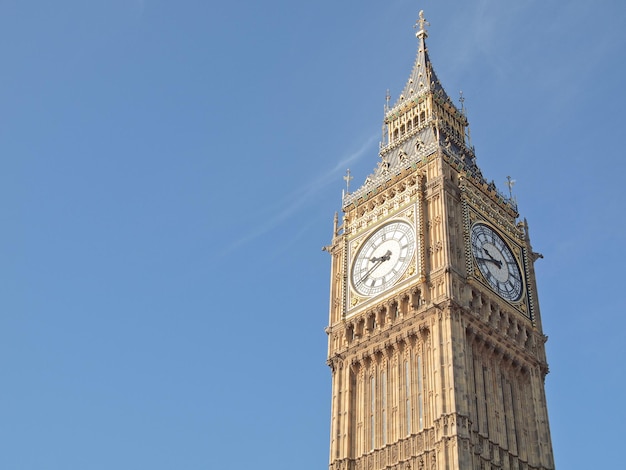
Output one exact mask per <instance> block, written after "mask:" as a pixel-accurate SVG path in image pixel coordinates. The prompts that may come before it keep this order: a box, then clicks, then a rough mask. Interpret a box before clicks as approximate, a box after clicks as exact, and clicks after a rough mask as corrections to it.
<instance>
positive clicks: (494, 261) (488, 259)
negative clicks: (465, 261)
mask: <svg viewBox="0 0 626 470" xmlns="http://www.w3.org/2000/svg"><path fill="white" fill-rule="evenodd" d="M476 260H477V261H486V262H489V263H493V264H495V265H496V266H497V267H498V268H502V261H498V260H497V259H493V258H479V257H476Z"/></svg>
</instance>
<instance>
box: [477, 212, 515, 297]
mask: <svg viewBox="0 0 626 470" xmlns="http://www.w3.org/2000/svg"><path fill="white" fill-rule="evenodd" d="M471 243H472V253H473V254H474V259H475V260H476V264H477V265H478V269H479V270H480V272H481V273H482V275H483V276H484V278H485V280H486V281H487V283H488V284H489V286H491V288H492V289H493V290H494V291H495V292H496V293H497V294H498V295H499V296H500V297H502V298H503V299H506V300H508V301H511V302H515V301H517V300H519V299H520V298H521V296H522V273H521V271H520V269H519V265H518V264H517V261H516V259H515V256H513V252H512V251H511V249H510V248H509V246H508V245H507V244H506V242H505V241H504V240H503V239H502V237H500V235H498V234H497V233H496V232H495V230H493V229H492V228H491V227H489V226H487V225H485V224H475V225H474V226H473V227H472V234H471Z"/></svg>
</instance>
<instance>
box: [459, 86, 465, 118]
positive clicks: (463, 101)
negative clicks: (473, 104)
mask: <svg viewBox="0 0 626 470" xmlns="http://www.w3.org/2000/svg"><path fill="white" fill-rule="evenodd" d="M459 103H461V112H462V113H463V116H465V96H463V90H461V91H459Z"/></svg>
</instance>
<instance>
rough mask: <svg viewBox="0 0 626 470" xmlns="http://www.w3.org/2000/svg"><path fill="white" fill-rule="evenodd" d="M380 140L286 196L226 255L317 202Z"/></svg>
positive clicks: (368, 142)
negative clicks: (319, 195) (324, 192)
mask: <svg viewBox="0 0 626 470" xmlns="http://www.w3.org/2000/svg"><path fill="white" fill-rule="evenodd" d="M379 138H380V137H379V135H372V136H371V137H370V138H369V139H367V140H366V141H365V142H364V143H363V145H362V146H361V147H360V148H358V149H357V150H355V151H354V152H352V153H350V154H348V155H345V156H343V157H342V158H340V159H339V160H338V161H337V164H336V165H335V166H334V167H333V168H331V169H329V170H328V171H326V172H325V173H323V174H321V175H319V176H318V177H317V178H315V179H313V180H311V181H309V182H308V183H306V184H305V185H304V186H302V187H300V188H299V189H298V190H297V191H293V192H292V193H291V194H289V195H288V196H286V197H285V198H284V199H283V200H282V201H280V202H279V203H277V204H276V210H275V211H274V212H273V214H271V215H270V216H268V217H267V218H266V219H265V220H264V221H263V222H262V223H260V224H257V225H256V228H255V229H254V230H252V231H250V232H248V233H246V234H245V235H244V236H243V237H241V238H239V239H237V240H236V241H234V242H233V243H231V244H230V245H229V246H227V247H226V249H225V250H224V254H225V253H228V252H230V251H232V250H233V249H235V248H237V247H239V246H241V245H244V244H246V243H248V242H250V241H252V240H254V239H255V238H257V237H259V236H261V235H263V234H265V233H267V232H269V231H271V230H273V229H274V228H275V227H277V226H279V225H280V224H282V223H283V222H284V221H286V220H287V219H289V217H291V216H292V215H293V214H295V213H296V212H298V211H299V210H301V209H302V208H303V207H304V206H306V205H307V204H309V203H310V202H311V201H313V200H315V197H316V196H317V195H318V194H320V193H321V192H322V190H323V189H324V188H326V187H328V186H329V185H330V184H331V183H334V182H336V181H338V180H340V179H341V178H342V175H343V174H345V171H346V169H348V168H349V167H350V165H352V164H354V163H356V162H357V161H359V160H360V159H361V158H362V157H364V156H365V155H371V153H372V147H374V145H375V144H376V142H378V140H379Z"/></svg>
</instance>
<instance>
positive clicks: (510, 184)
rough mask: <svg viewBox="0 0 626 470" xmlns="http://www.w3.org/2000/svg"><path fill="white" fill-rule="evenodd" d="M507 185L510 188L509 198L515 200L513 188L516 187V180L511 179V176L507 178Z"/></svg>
mask: <svg viewBox="0 0 626 470" xmlns="http://www.w3.org/2000/svg"><path fill="white" fill-rule="evenodd" d="M506 185H507V186H508V187H509V198H510V199H511V200H512V199H513V186H515V180H513V179H511V177H510V176H507V177H506Z"/></svg>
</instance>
